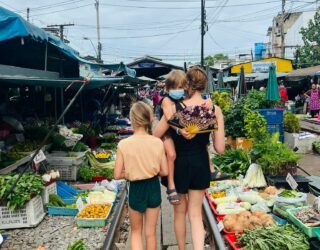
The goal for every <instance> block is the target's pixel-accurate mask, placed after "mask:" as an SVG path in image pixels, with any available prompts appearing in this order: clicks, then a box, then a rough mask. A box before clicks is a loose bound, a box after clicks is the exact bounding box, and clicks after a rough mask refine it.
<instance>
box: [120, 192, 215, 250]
mask: <svg viewBox="0 0 320 250" xmlns="http://www.w3.org/2000/svg"><path fill="white" fill-rule="evenodd" d="M161 192H162V197H163V200H162V204H161V213H160V216H159V221H158V225H157V240H158V247H157V249H165V250H178V246H177V241H176V237H175V233H174V228H173V207H172V205H171V204H170V203H169V202H168V200H167V199H165V197H166V192H165V188H164V187H162V190H161ZM186 243H187V245H186V249H187V250H189V249H190V250H191V249H192V245H191V238H190V225H189V223H188V224H187V241H186ZM129 249H130V241H129V240H128V241H127V244H126V247H125V250H129ZM205 249H212V248H210V247H205Z"/></svg>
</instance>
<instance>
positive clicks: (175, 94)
mask: <svg viewBox="0 0 320 250" xmlns="http://www.w3.org/2000/svg"><path fill="white" fill-rule="evenodd" d="M169 96H170V97H171V98H172V99H174V100H180V99H182V98H183V97H184V89H173V90H170V91H169Z"/></svg>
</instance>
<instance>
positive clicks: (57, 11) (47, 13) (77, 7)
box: [33, 3, 92, 16]
mask: <svg viewBox="0 0 320 250" xmlns="http://www.w3.org/2000/svg"><path fill="white" fill-rule="evenodd" d="M87 6H92V4H91V3H90V4H85V5H81V6H74V7H72V8H68V9H63V10H56V11H51V12H46V13H40V14H35V15H33V16H44V15H51V14H54V13H59V12H65V11H70V10H75V9H80V8H83V7H87Z"/></svg>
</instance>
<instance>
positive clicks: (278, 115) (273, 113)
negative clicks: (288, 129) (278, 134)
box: [259, 109, 283, 124]
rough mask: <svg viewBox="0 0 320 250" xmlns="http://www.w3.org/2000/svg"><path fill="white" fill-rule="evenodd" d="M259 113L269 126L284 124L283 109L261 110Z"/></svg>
mask: <svg viewBox="0 0 320 250" xmlns="http://www.w3.org/2000/svg"><path fill="white" fill-rule="evenodd" d="M259 113H260V114H261V115H262V116H264V118H265V119H266V120H267V124H281V123H283V110H281V109H259Z"/></svg>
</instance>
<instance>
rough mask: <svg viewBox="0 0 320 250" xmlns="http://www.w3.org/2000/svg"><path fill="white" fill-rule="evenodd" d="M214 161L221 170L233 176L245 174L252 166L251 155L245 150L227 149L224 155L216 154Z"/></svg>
mask: <svg viewBox="0 0 320 250" xmlns="http://www.w3.org/2000/svg"><path fill="white" fill-rule="evenodd" d="M213 163H214V165H215V166H217V167H218V168H219V170H220V171H222V172H225V173H228V174H229V175H230V176H231V177H232V178H236V177H238V176H239V175H240V174H242V175H244V174H245V173H246V171H247V169H248V167H249V166H250V157H249V155H248V153H247V152H246V151H245V150H242V149H236V150H226V151H225V152H224V154H222V155H215V157H214V158H213Z"/></svg>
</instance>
